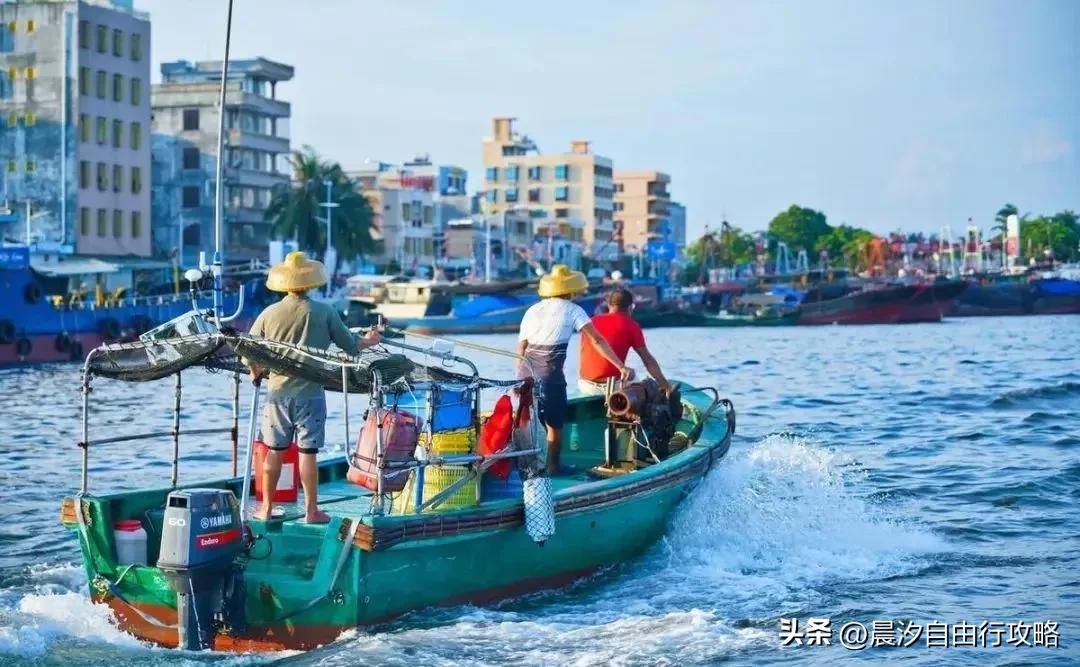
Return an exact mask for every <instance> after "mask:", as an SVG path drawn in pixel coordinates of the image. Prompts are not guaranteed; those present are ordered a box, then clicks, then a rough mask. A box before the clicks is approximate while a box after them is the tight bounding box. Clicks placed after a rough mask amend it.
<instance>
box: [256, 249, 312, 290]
mask: <svg viewBox="0 0 1080 667" xmlns="http://www.w3.org/2000/svg"><path fill="white" fill-rule="evenodd" d="M325 284H326V267H325V266H323V263H322V262H320V261H317V260H314V259H308V258H307V255H305V254H304V253H302V252H290V253H289V254H288V255H286V256H285V261H284V262H282V263H281V264H275V265H274V267H273V268H271V269H270V275H269V276H267V277H266V288H267V289H270V290H273V291H275V292H299V291H302V290H309V289H314V288H316V287H319V286H320V285H325Z"/></svg>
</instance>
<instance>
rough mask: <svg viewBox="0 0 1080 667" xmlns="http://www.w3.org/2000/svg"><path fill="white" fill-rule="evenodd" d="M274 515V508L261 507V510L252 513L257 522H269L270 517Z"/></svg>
mask: <svg viewBox="0 0 1080 667" xmlns="http://www.w3.org/2000/svg"><path fill="white" fill-rule="evenodd" d="M273 514H274V509H273V508H272V507H271V508H266V507H260V508H259V509H257V510H255V511H254V512H252V513H251V518H252V519H255V520H256V521H269V520H270V517H271V516H273Z"/></svg>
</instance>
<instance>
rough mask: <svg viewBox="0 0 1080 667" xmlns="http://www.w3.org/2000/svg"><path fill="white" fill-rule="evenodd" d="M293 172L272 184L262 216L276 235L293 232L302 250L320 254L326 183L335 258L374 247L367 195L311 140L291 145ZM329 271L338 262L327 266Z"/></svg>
mask: <svg viewBox="0 0 1080 667" xmlns="http://www.w3.org/2000/svg"><path fill="white" fill-rule="evenodd" d="M289 164H290V165H291V166H292V170H293V178H292V182H291V183H289V184H282V185H280V186H278V187H277V188H275V189H274V192H273V195H272V197H271V199H270V206H269V207H268V208H267V209H266V220H268V221H269V222H270V223H271V224H272V228H271V233H272V234H273V235H274V237H275V238H279V239H292V238H295V239H296V242H297V245H298V246H299V247H300V249H301V250H303V251H305V252H307V253H308V254H310V255H312V256H315V257H319V258H324V257H323V256H324V254H325V252H326V223H325V222H323V221H322V220H320V219H319V218H325V217H326V207H325V206H322V205H321V204H324V203H325V202H326V183H327V182H329V183H330V201H331V202H332V203H335V204H337V206H336V207H334V210H333V213H332V214H331V221H332V223H333V226H334V230H333V231H334V233H333V244H334V252H335V254H336V257H337V261H338V262H341V261H343V260H344V261H352V260H354V259H356V258H357V257H361V256H363V255H364V254H366V253H371V252H372V251H374V250H375V241H374V239H373V238H372V234H371V232H372V229H374V226H375V224H374V219H375V213H374V211H372V210H371V204H370V203H368V200H367V198H365V197H364V196H363V195H361V194H360V193H359V192H358V191H357V187H356V183H355V182H354V181H353V180H352V179H350V178H349V177H348V176H346V175H345V172H344V171H342V169H341V165H339V164H337V163H336V162H327V161H325V160H323V159H322V158H321V157H319V155H318V153H316V152H315V150H314V149H313V148H311V147H310V146H304V147H303V148H302V149H301V150H298V151H294V152H293V154H292V155H291V156H290V158H289ZM331 268H332V269H333V270H334V272H336V271H337V266H336V265H335V266H334V267H331Z"/></svg>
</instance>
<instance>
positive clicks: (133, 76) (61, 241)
mask: <svg viewBox="0 0 1080 667" xmlns="http://www.w3.org/2000/svg"><path fill="white" fill-rule="evenodd" d="M149 82H150V21H149V18H148V17H147V15H146V14H144V13H141V12H136V11H134V10H133V9H132V6H131V2H130V0H128V1H126V2H125V1H124V0H115V1H113V2H109V1H107V0H83V1H82V2H63V1H55V2H44V1H38V2H32V1H28V0H20V1H16V2H0V169H2V170H3V181H2V183H3V185H2V188H3V190H2V191H0V210H3V211H7V212H9V214H8V215H6V216H5V217H6V218H8V219H12V218H14V219H16V221H17V222H18V224H16V225H13V226H11V228H9V229H8V230H3V231H4V233H5V235H6V236H8V237H14V238H15V239H17V240H20V241H25V242H26V243H28V244H30V245H32V246H34V247H35V249H36V250H37V251H39V252H59V253H69V252H76V253H79V254H91V255H109V256H115V257H124V256H133V257H146V256H149V255H150V254H151V251H152V246H151V231H150V141H149V128H150V99H149ZM27 211H30V213H29V216H30V224H29V225H27V224H26V222H27V221H26V220H25V216H26V215H27ZM20 216H21V217H20ZM27 230H29V238H26V237H27Z"/></svg>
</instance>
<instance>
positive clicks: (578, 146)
mask: <svg viewBox="0 0 1080 667" xmlns="http://www.w3.org/2000/svg"><path fill="white" fill-rule="evenodd" d="M514 120H515V119H513V118H495V119H494V120H493V122H492V136H490V137H488V138H486V139H484V141H483V162H484V186H483V191H482V201H481V208H482V210H483V211H484V212H485V213H486V214H489V215H497V214H500V213H502V212H503V211H507V210H525V211H528V212H529V214H530V215H532V216H533V217H534V219H536V220H540V221H544V220H550V221H552V222H554V224H555V225H556V226H557V227H558V229H559V233H560V236H562V237H564V238H568V239H570V240H572V241H580V242H583V243H584V245H585V247H586V248H587V250H588V251H589V253H590V254H591V255H592V256H593V257H597V258H611V257H614V256H615V254H616V252H617V248H616V247H615V245H614V243H613V242H612V234H613V231H614V222H613V221H614V218H613V211H614V201H613V195H614V183H613V181H612V176H613V170H612V161H611V159H610V158H606V157H602V156H600V155H597V154H595V153H593V152H592V151H591V150H590V148H589V142H588V141H581V140H579V141H572V142H570V150H569V152H566V153H541V152H540V151H539V150H538V149H537V147H536V144H535V143H533V141H532V140H530V139H529V138H528V137H527V136H525V135H522V134H518V133H517V132H515V131H514V127H513V123H514Z"/></svg>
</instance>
